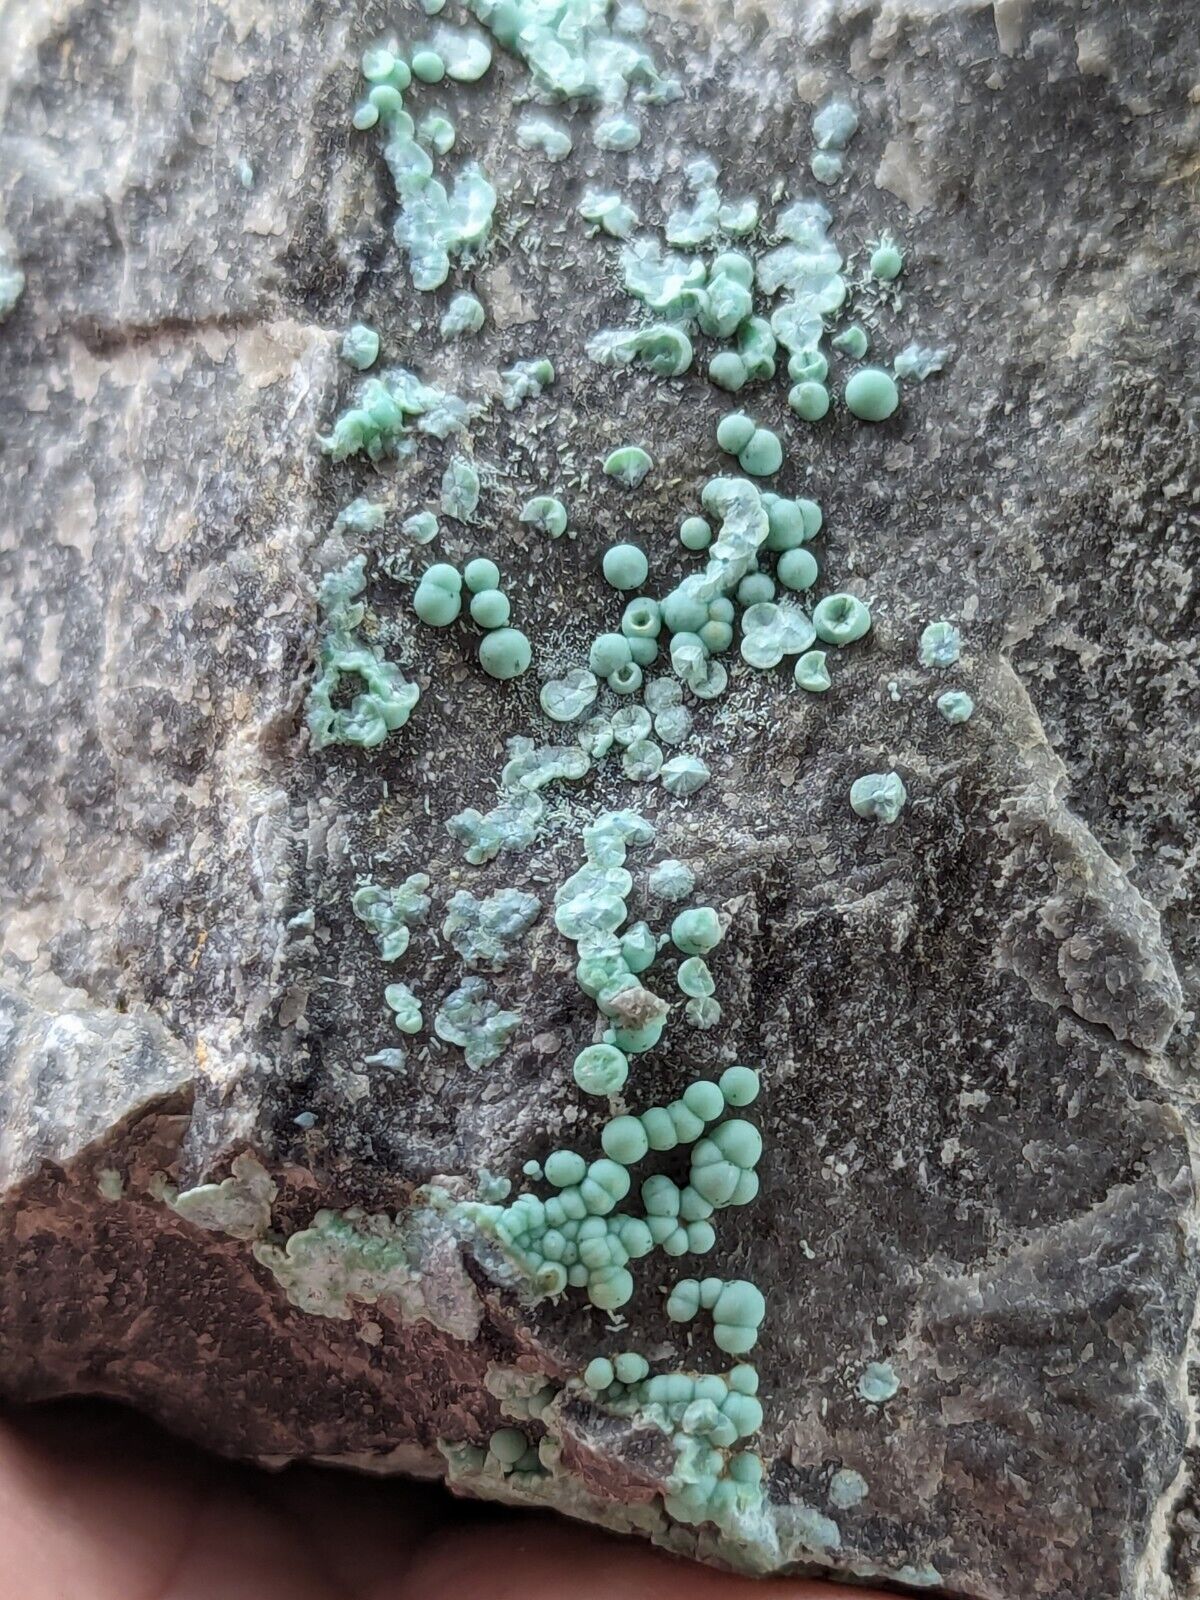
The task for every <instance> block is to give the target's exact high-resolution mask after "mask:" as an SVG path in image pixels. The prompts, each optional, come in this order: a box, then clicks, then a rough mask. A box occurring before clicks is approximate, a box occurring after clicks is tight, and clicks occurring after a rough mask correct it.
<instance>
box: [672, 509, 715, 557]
mask: <svg viewBox="0 0 1200 1600" xmlns="http://www.w3.org/2000/svg"><path fill="white" fill-rule="evenodd" d="M679 542H680V544H681V545H682V546H683V547H684V549H685V550H707V549H708V547H709V545H710V544H711V543H712V529H711V528H710V527H709V525H708V523H707V522H706V521H705V520H704V518H703V517H684V519H683V521H682V522H681V523H680V525H679Z"/></svg>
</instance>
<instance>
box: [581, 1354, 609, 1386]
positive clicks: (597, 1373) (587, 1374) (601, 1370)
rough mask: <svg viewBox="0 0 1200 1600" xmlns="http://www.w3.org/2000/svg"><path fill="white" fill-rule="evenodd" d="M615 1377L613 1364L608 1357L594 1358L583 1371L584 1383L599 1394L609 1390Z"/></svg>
mask: <svg viewBox="0 0 1200 1600" xmlns="http://www.w3.org/2000/svg"><path fill="white" fill-rule="evenodd" d="M615 1376H616V1373H615V1372H614V1370H613V1364H612V1362H611V1361H609V1360H608V1358H607V1357H606V1356H593V1358H592V1359H591V1360H590V1361H589V1362H588V1364H587V1366H586V1367H584V1369H583V1381H584V1383H586V1384H587V1386H588V1388H589V1389H592V1390H594V1391H595V1393H597V1394H599V1392H600V1391H601V1390H602V1389H607V1388H608V1386H609V1384H610V1383H612V1381H613V1379H614V1377H615Z"/></svg>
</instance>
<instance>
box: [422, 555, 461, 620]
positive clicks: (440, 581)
mask: <svg viewBox="0 0 1200 1600" xmlns="http://www.w3.org/2000/svg"><path fill="white" fill-rule="evenodd" d="M461 590H462V579H461V578H460V577H459V575H458V573H457V572H456V571H455V569H454V568H453V567H451V566H449V565H447V563H446V562H444V561H439V562H437V563H436V564H435V565H434V566H432V567H429V568H427V569H426V571H425V572H423V573H422V574H421V581H420V583H418V584H417V588H416V593H415V594H414V595H413V610H414V611H415V612H416V613H417V616H418V617H420V619H421V621H422V622H424V623H425V624H426V625H427V626H428V627H430V628H448V627H449V626H450V624H451V623H452V622H453V621H454V620H455V618H456V617H457V616H458V614H459V612H460V611H461V610H462V594H461Z"/></svg>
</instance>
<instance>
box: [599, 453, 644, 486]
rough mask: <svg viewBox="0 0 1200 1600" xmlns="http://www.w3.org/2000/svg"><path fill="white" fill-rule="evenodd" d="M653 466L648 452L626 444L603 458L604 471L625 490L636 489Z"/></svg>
mask: <svg viewBox="0 0 1200 1600" xmlns="http://www.w3.org/2000/svg"><path fill="white" fill-rule="evenodd" d="M653 465H654V461H653V458H652V457H651V455H650V453H649V451H647V450H643V449H642V447H641V446H640V445H636V444H627V445H622V446H621V447H620V449H618V450H613V451H612V452H611V453H610V454H609V455H608V456H607V457H606V458H605V462H604V471H605V473H606V474H607V476H608V477H610V478H615V479H616V480H617V482H618V483H623V484H624V485H625V487H626V488H627V489H636V488H637V487H638V486H639V484H640V483H641V482H642V480H643V479H644V478H645V476H646V474H647V473H648V472H649V471H650V468H651V467H652V466H653Z"/></svg>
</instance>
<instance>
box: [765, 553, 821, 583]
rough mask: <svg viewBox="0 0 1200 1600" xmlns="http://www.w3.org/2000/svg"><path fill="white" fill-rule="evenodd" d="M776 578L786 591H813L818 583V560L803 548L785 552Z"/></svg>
mask: <svg viewBox="0 0 1200 1600" xmlns="http://www.w3.org/2000/svg"><path fill="white" fill-rule="evenodd" d="M775 576H776V577H777V578H778V579H779V581H780V583H781V584H783V586H784V588H785V589H797V590H799V589H811V588H812V586H813V584H814V583H816V581H817V558H816V556H814V555H813V553H812V551H811V550H806V549H804V547H803V546H800V547H799V548H797V549H795V550H785V551H784V552H783V554H782V555H781V556H780V558H779V561H778V562H777V564H776V567H775Z"/></svg>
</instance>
